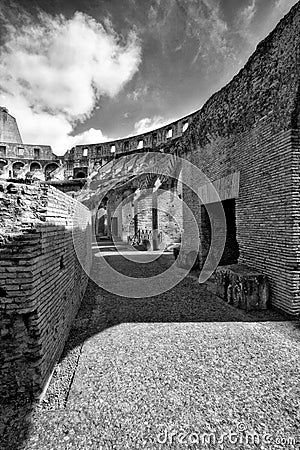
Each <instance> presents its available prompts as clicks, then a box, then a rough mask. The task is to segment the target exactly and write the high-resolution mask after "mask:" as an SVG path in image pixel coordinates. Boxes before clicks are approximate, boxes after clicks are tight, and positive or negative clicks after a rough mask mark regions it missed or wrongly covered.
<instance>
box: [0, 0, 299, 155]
mask: <svg viewBox="0 0 300 450" xmlns="http://www.w3.org/2000/svg"><path fill="white" fill-rule="evenodd" d="M295 3H297V1H296V0H20V1H19V2H18V1H14V2H13V1H10V0H1V3H0V104H1V105H2V106H7V107H8V109H9V112H10V113H11V114H12V115H13V116H14V117H16V119H17V120H18V124H19V128H20V131H21V134H22V137H23V141H24V142H26V143H34V144H50V145H51V146H52V148H53V150H54V151H55V152H56V153H57V154H63V153H64V152H65V151H66V150H67V149H69V148H71V147H72V146H73V145H76V144H81V143H96V142H101V141H105V140H107V139H116V138H120V137H124V136H128V135H130V134H135V133H139V132H143V131H146V130H148V129H151V128H153V127H157V126H160V125H163V124H165V123H167V122H170V121H172V120H175V119H177V118H179V117H181V116H184V115H187V114H189V113H190V112H192V111H195V110H197V109H199V108H200V107H201V106H202V105H203V103H204V102H205V101H206V100H207V99H208V98H209V97H210V95H211V94H213V93H214V92H215V91H217V90H218V89H220V88H221V87H222V86H223V85H224V84H226V83H227V82H228V81H230V79H231V78H232V77H233V76H234V75H235V74H236V73H237V72H238V70H239V69H240V68H241V67H242V66H243V65H244V64H245V62H246V61H247V59H248V57H249V56H250V55H251V53H252V52H253V51H254V50H255V47H256V45H257V44H258V42H259V41H260V40H262V39H263V38H264V37H265V36H267V34H268V33H269V32H270V31H271V30H272V29H273V28H274V26H275V25H276V24H277V22H278V21H279V20H280V19H281V18H282V17H283V16H284V15H285V14H286V13H287V12H288V11H289V9H290V8H291V7H292V6H293V5H294V4H295Z"/></svg>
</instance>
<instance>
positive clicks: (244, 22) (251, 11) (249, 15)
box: [238, 0, 256, 32]
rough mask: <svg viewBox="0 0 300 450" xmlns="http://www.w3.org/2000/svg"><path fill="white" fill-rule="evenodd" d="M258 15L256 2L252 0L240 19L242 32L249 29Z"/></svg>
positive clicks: (242, 11)
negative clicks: (256, 14)
mask: <svg viewBox="0 0 300 450" xmlns="http://www.w3.org/2000/svg"><path fill="white" fill-rule="evenodd" d="M255 13H256V0H252V2H251V3H250V4H249V5H248V6H245V8H243V9H242V10H241V12H240V15H239V18H238V25H239V27H240V30H241V32H245V28H248V27H249V25H250V24H251V22H252V19H253V18H254V16H255Z"/></svg>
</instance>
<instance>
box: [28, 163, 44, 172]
mask: <svg viewBox="0 0 300 450" xmlns="http://www.w3.org/2000/svg"><path fill="white" fill-rule="evenodd" d="M41 168H42V166H41V163H39V162H38V161H33V162H32V163H31V164H30V172H35V171H36V170H41Z"/></svg>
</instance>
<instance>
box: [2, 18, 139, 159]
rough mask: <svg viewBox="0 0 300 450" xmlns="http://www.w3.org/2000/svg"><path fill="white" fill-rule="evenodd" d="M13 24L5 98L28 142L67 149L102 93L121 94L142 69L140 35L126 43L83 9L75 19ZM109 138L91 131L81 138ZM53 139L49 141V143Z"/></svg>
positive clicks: (5, 50) (5, 62)
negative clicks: (75, 131)
mask: <svg viewBox="0 0 300 450" xmlns="http://www.w3.org/2000/svg"><path fill="white" fill-rule="evenodd" d="M24 23H25V24H24V25H19V26H15V27H13V26H10V27H9V28H8V32H9V35H8V39H7V42H6V44H5V45H4V46H3V47H2V49H1V52H0V77H1V88H0V101H1V104H3V105H5V106H7V107H8V108H9V110H10V113H11V114H12V115H14V116H16V117H17V119H18V120H19V125H20V128H21V134H22V136H23V139H24V141H25V142H30V143H31V142H32V143H47V144H50V145H52V146H53V148H54V150H56V151H57V152H59V153H63V152H64V151H65V150H66V149H67V148H68V147H65V145H67V143H68V142H75V141H76V137H72V136H70V133H71V132H72V129H73V127H74V124H75V123H76V121H78V120H81V121H83V120H85V119H86V118H87V117H89V116H90V115H91V113H92V111H93V109H94V108H95V106H96V102H97V101H98V100H99V98H100V96H102V95H106V96H109V97H114V96H116V95H117V94H118V93H119V92H120V90H121V89H122V88H123V86H124V85H125V83H127V82H128V81H129V80H130V79H131V78H132V77H133V75H134V74H135V73H136V71H137V70H138V67H139V64H140V62H141V49H140V45H139V42H138V39H137V37H136V35H135V34H134V33H131V34H129V36H128V39H127V42H125V43H124V42H121V39H120V37H119V36H117V35H116V33H115V32H114V31H113V29H112V27H111V25H110V24H109V22H106V26H105V27H104V26H102V25H101V24H100V23H97V22H96V21H95V20H94V19H92V18H91V17H89V16H87V15H85V14H83V13H78V12H77V13H75V15H74V16H73V17H72V18H71V19H66V18H65V17H63V16H58V17H55V18H53V17H51V16H49V15H46V14H43V15H40V16H39V23H38V24H37V23H34V22H33V21H31V22H30V21H28V18H26V21H25V22H24ZM101 136H102V137H103V135H102V132H101V131H100V130H94V129H91V130H89V131H87V132H85V133H83V134H82V135H80V136H78V138H77V140H78V141H82V139H83V138H85V137H87V138H88V137H89V138H90V139H92V137H95V138H97V139H98V138H100V137H101ZM45 141H47V142H45Z"/></svg>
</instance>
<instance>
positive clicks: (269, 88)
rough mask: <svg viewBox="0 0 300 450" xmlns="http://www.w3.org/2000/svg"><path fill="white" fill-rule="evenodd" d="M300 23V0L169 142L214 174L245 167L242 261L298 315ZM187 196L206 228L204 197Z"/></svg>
mask: <svg viewBox="0 0 300 450" xmlns="http://www.w3.org/2000/svg"><path fill="white" fill-rule="evenodd" d="M299 27H300V4H299V3H298V4H296V5H295V7H294V8H292V10H291V12H290V13H289V14H288V15H287V16H286V17H285V18H284V19H283V20H282V21H281V22H280V23H279V25H278V26H277V27H276V29H275V30H274V31H273V32H272V33H271V34H270V35H269V36H268V37H267V38H266V39H265V40H264V41H263V42H262V43H260V44H259V45H258V47H257V50H256V52H255V53H254V54H253V55H252V56H251V58H250V59H249V61H248V63H247V64H246V66H245V67H244V68H243V69H242V70H241V71H240V73H239V74H238V75H237V76H236V77H235V78H234V79H233V80H232V81H231V82H230V83H229V84H228V85H227V86H225V88H223V89H222V90H221V91H220V92H218V93H217V94H215V95H214V96H213V97H211V99H210V100H209V101H208V102H207V103H206V104H205V105H204V107H203V108H202V110H200V111H199V113H197V115H196V117H195V119H194V121H193V122H192V123H191V125H190V127H189V129H188V131H187V135H186V136H185V137H184V139H183V140H182V142H180V143H177V144H176V145H175V146H174V148H173V150H172V149H171V150H172V151H177V152H179V153H180V154H182V155H185V157H186V158H187V159H189V160H190V161H191V162H192V163H193V164H195V165H196V166H197V167H198V168H200V169H201V170H202V171H203V172H204V173H205V175H207V176H208V177H209V178H210V180H211V181H215V180H220V179H225V178H226V177H227V176H228V175H230V174H233V173H236V172H239V174H240V180H239V193H238V194H237V195H235V209H236V212H235V214H236V227H237V241H238V246H239V252H240V257H239V262H240V263H244V264H247V265H249V266H251V267H254V268H256V269H257V270H260V271H262V272H263V273H265V274H267V275H268V278H269V280H270V284H271V303H272V304H273V305H274V306H276V307H278V308H280V309H282V310H283V311H285V312H287V313H290V314H293V315H298V314H299V313H300V270H299V269H300V266H299V260H300V253H299V244H298V243H299V218H300V216H299V212H300V210H299V204H300V203H299V200H300V199H299V173H300V171H299V169H300V167H299V131H298V128H299V94H298V93H299V71H298V67H299V50H300V35H299ZM227 198H232V197H230V195H229V196H228V197H227ZM223 199H224V198H223ZM184 200H185V201H186V202H187V203H188V205H189V206H190V207H191V209H192V210H193V212H194V213H195V216H196V218H197V220H198V223H199V233H200V234H201V231H200V230H201V222H202V220H201V213H200V212H199V210H200V209H201V207H200V203H199V199H197V198H195V195H194V194H192V193H191V192H190V191H189V190H188V189H184ZM188 226H189V225H188V223H186V224H185V225H184V228H187V227H188ZM202 240H203V236H202Z"/></svg>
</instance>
